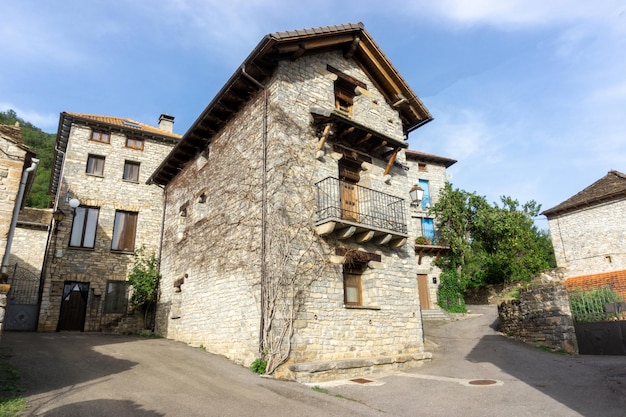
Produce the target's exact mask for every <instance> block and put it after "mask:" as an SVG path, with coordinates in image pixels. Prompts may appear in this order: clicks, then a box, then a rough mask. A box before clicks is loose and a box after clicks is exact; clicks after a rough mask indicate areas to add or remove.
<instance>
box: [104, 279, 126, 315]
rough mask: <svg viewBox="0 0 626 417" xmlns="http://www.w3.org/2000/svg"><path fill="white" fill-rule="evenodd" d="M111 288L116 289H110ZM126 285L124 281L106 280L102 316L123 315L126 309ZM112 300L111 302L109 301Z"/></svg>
mask: <svg viewBox="0 0 626 417" xmlns="http://www.w3.org/2000/svg"><path fill="white" fill-rule="evenodd" d="M113 287H117V288H115V289H112V288H113ZM127 290H128V284H127V282H126V281H118V280H107V283H106V295H105V298H104V308H103V312H104V314H124V313H126V310H127V308H128V293H127ZM111 300H113V301H111Z"/></svg>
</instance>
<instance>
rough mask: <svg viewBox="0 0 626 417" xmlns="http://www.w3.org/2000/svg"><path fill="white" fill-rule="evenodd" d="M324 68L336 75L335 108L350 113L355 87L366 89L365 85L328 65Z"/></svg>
mask: <svg viewBox="0 0 626 417" xmlns="http://www.w3.org/2000/svg"><path fill="white" fill-rule="evenodd" d="M326 69H327V70H328V71H330V72H332V73H333V74H335V75H337V80H336V81H335V108H337V110H341V111H344V112H346V113H349V114H352V104H353V102H354V96H355V95H356V88H357V87H359V88H362V89H363V90H367V85H365V83H363V82H361V81H359V80H357V79H356V78H353V77H351V76H349V75H348V74H344V73H343V72H341V71H339V70H338V69H336V68H333V67H331V66H330V65H327V66H326Z"/></svg>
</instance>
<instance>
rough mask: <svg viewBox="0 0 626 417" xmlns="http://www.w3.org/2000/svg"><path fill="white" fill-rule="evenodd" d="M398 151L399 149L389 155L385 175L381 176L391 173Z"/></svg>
mask: <svg viewBox="0 0 626 417" xmlns="http://www.w3.org/2000/svg"><path fill="white" fill-rule="evenodd" d="M399 150H400V148H396V149H394V151H393V153H392V154H391V157H390V158H389V162H387V168H385V173H384V174H383V176H385V175H388V174H389V172H390V171H391V167H392V166H393V163H394V162H395V161H396V156H398V151H399Z"/></svg>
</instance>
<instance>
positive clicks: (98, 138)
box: [89, 130, 111, 143]
mask: <svg viewBox="0 0 626 417" xmlns="http://www.w3.org/2000/svg"><path fill="white" fill-rule="evenodd" d="M105 137H106V140H103V138H105ZM89 140H91V141H93V142H99V143H111V133H110V132H105V131H103V130H92V131H91V137H90V138H89Z"/></svg>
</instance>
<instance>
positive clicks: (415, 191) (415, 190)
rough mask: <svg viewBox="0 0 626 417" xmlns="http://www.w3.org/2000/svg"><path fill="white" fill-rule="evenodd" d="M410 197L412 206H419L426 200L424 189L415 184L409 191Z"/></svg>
mask: <svg viewBox="0 0 626 417" xmlns="http://www.w3.org/2000/svg"><path fill="white" fill-rule="evenodd" d="M409 196H411V205H418V204H419V203H420V201H422V199H423V198H424V189H423V188H422V187H420V186H419V185H417V184H415V185H414V186H413V187H411V189H410V190H409Z"/></svg>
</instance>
